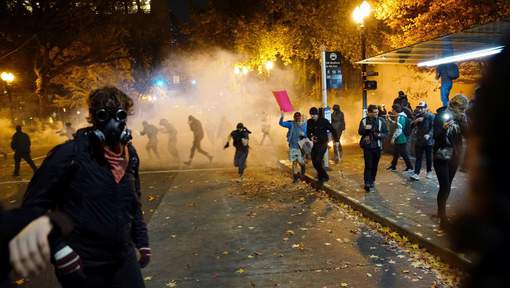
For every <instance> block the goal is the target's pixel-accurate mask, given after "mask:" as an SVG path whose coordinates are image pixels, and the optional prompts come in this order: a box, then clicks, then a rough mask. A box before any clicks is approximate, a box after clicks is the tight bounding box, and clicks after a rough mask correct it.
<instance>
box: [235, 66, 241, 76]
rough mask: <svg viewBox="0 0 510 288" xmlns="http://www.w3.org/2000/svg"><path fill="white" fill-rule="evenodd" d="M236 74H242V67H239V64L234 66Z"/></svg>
mask: <svg viewBox="0 0 510 288" xmlns="http://www.w3.org/2000/svg"><path fill="white" fill-rule="evenodd" d="M234 74H236V75H239V74H241V68H239V66H236V67H234Z"/></svg>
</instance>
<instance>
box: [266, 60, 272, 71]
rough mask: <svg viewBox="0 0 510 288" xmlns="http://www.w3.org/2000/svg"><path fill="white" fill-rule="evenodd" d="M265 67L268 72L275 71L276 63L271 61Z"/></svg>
mask: <svg viewBox="0 0 510 288" xmlns="http://www.w3.org/2000/svg"><path fill="white" fill-rule="evenodd" d="M265 66H266V70H268V71H270V70H273V68H274V62H273V61H271V60H270V61H267V62H266V64H265Z"/></svg>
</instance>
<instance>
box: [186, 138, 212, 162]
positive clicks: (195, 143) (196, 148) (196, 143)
mask: <svg viewBox="0 0 510 288" xmlns="http://www.w3.org/2000/svg"><path fill="white" fill-rule="evenodd" d="M202 139H203V138H193V146H191V152H190V155H189V159H190V160H191V159H193V157H194V156H195V151H197V152H198V153H200V154H203V155H205V156H206V157H207V158H211V156H210V155H209V153H207V152H205V151H204V150H203V149H202V147H201V146H200V143H201V142H202Z"/></svg>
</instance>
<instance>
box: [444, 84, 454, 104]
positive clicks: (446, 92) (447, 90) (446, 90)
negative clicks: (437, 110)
mask: <svg viewBox="0 0 510 288" xmlns="http://www.w3.org/2000/svg"><path fill="white" fill-rule="evenodd" d="M452 86H453V83H452V82H446V83H444V82H443V83H441V102H443V106H448V101H449V100H448V96H449V95H450V90H452Z"/></svg>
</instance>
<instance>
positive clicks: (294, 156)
mask: <svg viewBox="0 0 510 288" xmlns="http://www.w3.org/2000/svg"><path fill="white" fill-rule="evenodd" d="M278 124H279V125H280V126H282V127H284V128H287V129H288V131H287V143H288V144H289V161H290V162H291V163H292V176H293V179H294V183H296V182H297V181H298V180H299V178H300V177H304V175H305V167H306V165H305V156H304V153H303V151H301V148H300V146H299V141H300V140H301V139H303V138H305V137H306V122H304V121H303V116H302V115H301V113H300V112H296V113H294V120H289V121H283V113H282V115H281V117H280V121H279V122H278ZM298 166H299V167H300V168H301V170H300V171H298Z"/></svg>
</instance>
